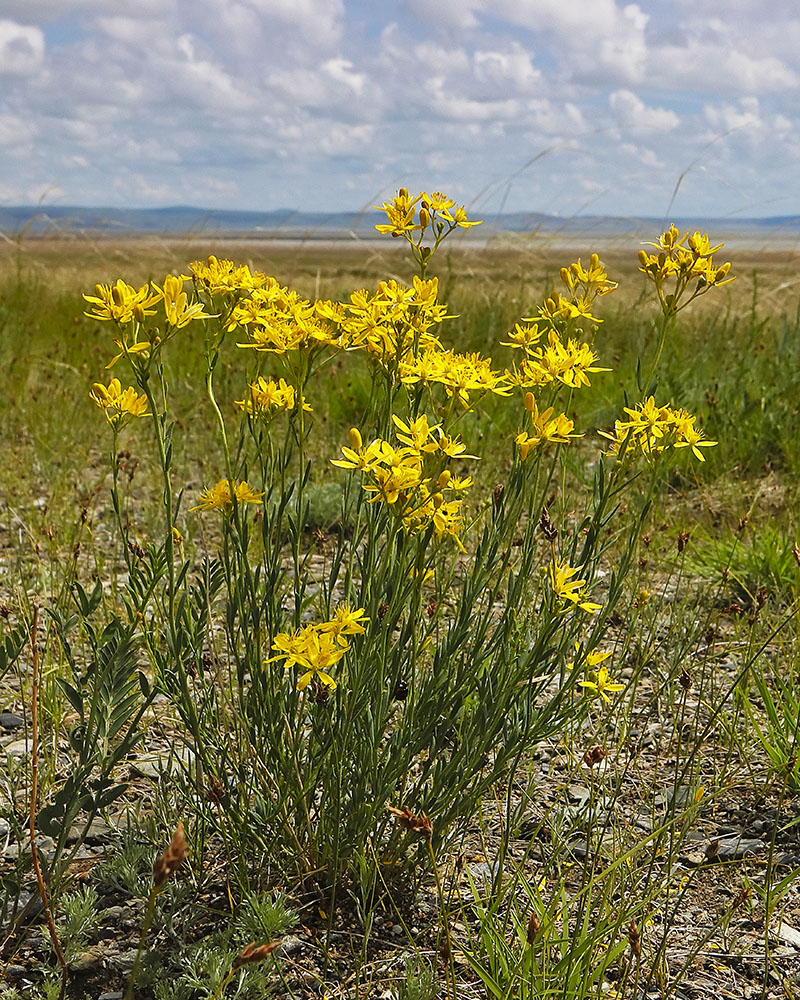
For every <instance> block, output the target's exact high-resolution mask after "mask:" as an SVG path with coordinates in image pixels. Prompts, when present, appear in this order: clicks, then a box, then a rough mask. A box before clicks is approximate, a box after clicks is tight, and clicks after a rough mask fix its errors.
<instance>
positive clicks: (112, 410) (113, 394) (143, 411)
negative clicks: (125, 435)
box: [89, 378, 151, 427]
mask: <svg viewBox="0 0 800 1000" xmlns="http://www.w3.org/2000/svg"><path fill="white" fill-rule="evenodd" d="M89 395H90V396H91V398H92V399H93V400H94V402H95V403H96V404H97V405H98V406H99V407H100V408H101V409H102V410H105V413H106V419H107V420H108V422H109V423H110V424H111V426H112V427H120V426H122V424H123V423H125V422H127V418H128V417H149V416H151V414H150V413H148V412H147V397H146V396H145V395H141V396H140V395H138V394H137V392H136V390H135V389H134V388H133V386H129V387H128V388H127V389H123V388H122V384H121V383H120V380H119V379H118V378H112V379H111V381H110V382H109V384H108V388H106V386H104V385H103V384H102V382H95V383H94V385H93V386H92V391H91V392H90V393H89Z"/></svg>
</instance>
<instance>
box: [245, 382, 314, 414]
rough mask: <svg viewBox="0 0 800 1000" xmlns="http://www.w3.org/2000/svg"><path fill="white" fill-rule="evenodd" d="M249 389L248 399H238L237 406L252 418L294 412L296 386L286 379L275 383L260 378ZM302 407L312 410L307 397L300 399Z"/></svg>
mask: <svg viewBox="0 0 800 1000" xmlns="http://www.w3.org/2000/svg"><path fill="white" fill-rule="evenodd" d="M247 388H248V389H249V393H248V396H247V398H246V399H237V400H236V405H237V406H238V407H239V409H240V410H244V412H245V413H247V414H248V415H249V416H251V417H261V416H271V415H273V414H275V413H279V412H281V411H282V410H286V411H289V412H291V411H292V410H294V406H295V398H296V396H295V391H294V386H293V385H289V384H288V383H287V382H286V380H285V379H282V378H281V379H278V381H277V382H275V381H273V380H272V379H265V378H264V377H263V376H259V377H258V378H257V379H256V381H255V382H251V383H250V384H249V385H248V387H247ZM300 405H301V406H302V408H303V409H304V410H306V411H310V410H311V407H310V406H309V405H308V403H307V402H306V399H305V396H301V397H300Z"/></svg>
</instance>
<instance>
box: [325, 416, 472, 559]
mask: <svg viewBox="0 0 800 1000" xmlns="http://www.w3.org/2000/svg"><path fill="white" fill-rule="evenodd" d="M392 419H393V421H394V424H395V427H396V428H397V431H396V437H397V440H398V442H399V443H400V444H401V445H402V447H399V448H397V447H395V446H394V445H392V444H390V443H389V442H388V441H383V440H381V439H380V438H376V439H375V440H374V441H372V442H371V443H370V444H368V445H367V446H366V447H365V446H364V443H363V440H362V438H361V434H360V432H359V431H358V429H357V428H355V427H353V428H352V429H351V431H350V443H351V445H352V447H350V448H347V447H344V448H342V454H343V455H344V458H343V459H336V460H334V461H333V463H332V464H333V465H336V466H338V467H339V468H341V469H353V470H356V469H357V470H359V471H360V472H361V473H363V474H364V475H365V476H366V477H367V480H366V482H364V483H363V484H362V485H363V488H364V490H365V491H366V492H367V493H372V494H373V496H372V497H371V499H370V503H374V502H375V501H377V500H382V501H383V502H384V503H386V504H389V505H390V506H394V507H396V510H397V514H398V517H399V518H400V519H401V520H402V523H403V527H404V528H405V529H406V530H407V531H409V532H411V533H412V534H417V533H420V532H424V531H426V530H427V529H428V528H429V527H431V526H432V527H433V530H434V532H435V533H436V537H437V538H443V537H444V536H449V537H451V538H452V539H453V540H454V541H455V543H456V545H458V547H459V548H460V549H461V550H462V552H463V551H464V546H463V545H462V543H461V541H460V539H459V537H458V535H459V532H460V531H461V528H462V527H463V518H462V515H461V508H462V504H463V501H462V500H458V499H447V497H449V496H451V495H452V494H457V493H460V492H462V491H463V490H466V489H468V488H469V487H470V486H472V479H471V477H466V478H463V479H462V478H461V477H459V476H454V475H453V474H452V473H451V472H450V470H449V469H444V468H442V466H443V465H444V464H445V463H446V462H447V461H448V459H451V458H458V459H467V458H475V456H474V455H467V454H466V449H465V447H464V445H463V443H462V442H461V439H460V438H457V437H456V438H453V437H450V436H449V435H447V434H445V433H444V432H443V430H442V428H441V425H439V424H435V425H433V426H430V425H429V423H428V418H427V416H425V415H424V414H423V415H422V416H421V417H417V418H416V419H415V420H409V421H408V422H406V421H404V420H401V419H400V417H398V416H395V415H393V416H392ZM432 466H433V468H432ZM437 470H439V471H437Z"/></svg>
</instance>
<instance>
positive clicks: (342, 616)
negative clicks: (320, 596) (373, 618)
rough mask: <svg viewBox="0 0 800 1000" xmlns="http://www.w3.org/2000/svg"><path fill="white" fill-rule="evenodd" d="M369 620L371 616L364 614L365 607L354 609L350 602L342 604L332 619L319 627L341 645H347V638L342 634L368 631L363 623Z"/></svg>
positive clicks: (356, 633)
mask: <svg viewBox="0 0 800 1000" xmlns="http://www.w3.org/2000/svg"><path fill="white" fill-rule="evenodd" d="M368 621H369V618H367V617H366V615H365V614H364V609H363V608H358V610H357V611H353V610H351V608H350V605H349V604H341V605H339V607H338V608H337V609H336V610H335V611H334V613H333V618H332V619H331V621H328V622H323V623H322V624H321V625H318V626H317V628H318V630H319V632H322V633H329V634H330V635H332V636H333V638H334V639H335V640H336V641H337V642H338V643H339V644H340V645H343V646H346V645H347V640H346V639H343V638H342V636H345V635H358V634H360V633H362V632H366V629H365V628H364V626H363V625H362V624H361V623H362V622H368Z"/></svg>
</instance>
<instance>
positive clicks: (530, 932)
mask: <svg viewBox="0 0 800 1000" xmlns="http://www.w3.org/2000/svg"><path fill="white" fill-rule="evenodd" d="M540 927H541V924H540V923H539V916H538V914H537V913H536V910H533V911H532V912H531V915H530V916H529V917H528V927H527V930H526V932H525V938H526V940H527V942H528V944H529V945H531V946H533V943H534V941H535V940H536V935H537V934H538V933H539V928H540Z"/></svg>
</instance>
